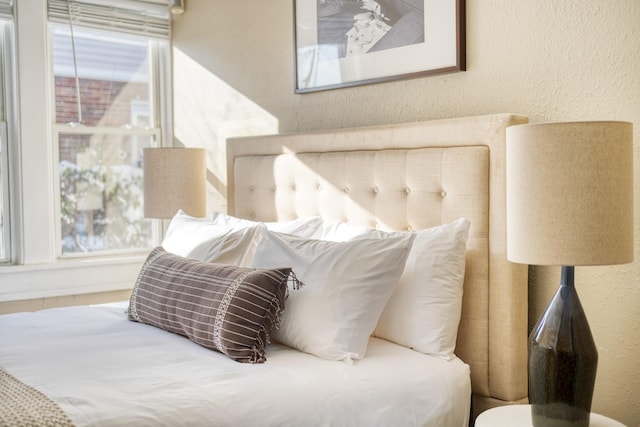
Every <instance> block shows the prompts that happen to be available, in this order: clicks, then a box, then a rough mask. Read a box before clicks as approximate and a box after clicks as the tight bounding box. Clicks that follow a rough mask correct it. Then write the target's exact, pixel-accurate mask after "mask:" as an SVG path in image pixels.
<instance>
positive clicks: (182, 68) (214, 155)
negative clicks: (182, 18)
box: [173, 48, 279, 212]
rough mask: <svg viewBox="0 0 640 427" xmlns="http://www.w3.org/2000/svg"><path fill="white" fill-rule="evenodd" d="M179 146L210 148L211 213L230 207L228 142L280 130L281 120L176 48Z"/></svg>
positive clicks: (175, 105) (175, 106)
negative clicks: (241, 137) (228, 203)
mask: <svg viewBox="0 0 640 427" xmlns="http://www.w3.org/2000/svg"><path fill="white" fill-rule="evenodd" d="M173 115H174V138H175V143H176V144H177V145H184V146H187V147H202V148H205V149H206V150H207V212H211V211H225V210H226V204H227V202H226V197H227V196H226V191H227V190H226V189H227V185H226V181H227V179H226V163H225V162H226V160H225V156H226V151H225V146H226V140H227V138H230V137H235V136H249V135H264V134H273V133H277V132H278V125H279V123H278V119H277V118H276V117H274V116H273V115H271V114H270V113H269V112H268V111H266V110H264V109H263V108H261V107H260V106H259V105H257V104H256V103H254V102H253V101H252V100H251V99H249V98H247V97H246V96H244V95H243V94H242V93H240V92H238V91H237V90H235V89H234V88H233V87H231V86H229V85H228V84H227V83H226V82H224V81H222V80H221V79H219V78H218V77H217V76H215V75H214V74H213V73H212V72H211V71H209V70H207V69H206V68H205V67H203V66H202V65H200V64H199V63H198V62H196V61H194V60H193V59H192V58H191V57H189V56H188V55H186V54H185V53H184V52H182V51H181V50H179V49H176V48H174V49H173Z"/></svg>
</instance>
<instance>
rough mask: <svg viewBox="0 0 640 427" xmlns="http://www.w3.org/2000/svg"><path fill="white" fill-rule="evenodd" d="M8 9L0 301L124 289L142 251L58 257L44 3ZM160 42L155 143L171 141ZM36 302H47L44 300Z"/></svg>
mask: <svg viewBox="0 0 640 427" xmlns="http://www.w3.org/2000/svg"><path fill="white" fill-rule="evenodd" d="M14 10H15V17H16V18H15V19H14V23H13V25H14V31H15V33H14V36H13V37H14V39H13V40H14V42H15V46H16V47H15V50H14V52H13V55H14V57H13V63H11V64H5V67H7V66H8V67H9V68H11V69H12V70H14V71H13V72H14V74H13V75H14V76H15V78H14V79H13V82H14V84H13V85H10V86H12V87H11V88H8V89H11V91H10V92H9V90H8V91H7V93H6V94H5V97H6V100H7V102H9V101H11V102H14V105H15V111H14V114H12V115H10V116H9V115H8V116H7V119H8V123H7V129H8V141H9V142H8V145H9V148H10V150H9V151H10V162H11V165H10V168H11V170H10V174H11V176H10V178H13V182H11V188H10V190H11V214H12V218H11V219H12V222H11V229H12V233H11V237H12V242H11V243H12V252H13V258H12V263H11V264H8V265H0V274H1V275H2V281H1V283H0V302H3V301H18V300H35V299H42V298H52V297H59V296H60V297H62V296H64V297H68V296H73V295H82V294H92V293H101V292H111V291H123V290H125V291H126V290H130V289H131V288H132V286H133V284H134V283H135V279H136V277H137V275H138V273H139V271H140V268H141V266H142V264H143V263H144V260H145V259H146V255H147V254H146V253H140V252H137V253H122V254H104V255H101V256H95V257H82V258H75V257H74V258H60V257H58V253H57V250H56V248H57V246H58V242H59V240H58V234H57V233H56V229H57V228H58V226H57V223H56V222H57V220H56V216H55V215H56V208H55V201H54V197H55V194H57V193H58V192H59V187H57V186H56V182H55V181H54V179H53V178H52V177H54V176H56V175H57V174H58V169H57V167H56V164H55V163H54V146H53V139H52V137H53V119H52V111H53V109H52V103H54V102H55V99H54V97H53V93H54V91H53V87H52V81H53V67H52V66H51V62H50V61H51V56H50V52H51V47H50V43H51V41H50V36H49V20H48V17H47V0H30V1H29V2H24V1H19V2H14ZM158 41H159V43H154V44H153V45H154V46H155V47H154V49H155V54H156V55H157V58H158V60H157V63H156V65H154V67H153V69H152V73H157V74H154V79H153V81H154V82H155V83H156V84H157V85H158V89H157V91H156V93H157V95H158V105H159V109H158V110H157V111H156V113H157V114H158V122H157V124H158V126H159V128H160V134H161V136H160V141H159V144H168V145H171V141H173V132H172V129H171V125H172V92H171V87H172V86H171V83H172V75H171V72H172V70H171V45H170V40H169V39H166V40H164V39H163V40H158ZM7 62H10V61H7ZM66 130H68V129H65V131H66ZM55 148H56V150H57V147H55ZM161 225H162V224H158V227H159V228H161ZM159 237H160V236H159ZM42 304H43V306H46V305H47V303H44V300H43V303H42ZM54 304H55V300H54Z"/></svg>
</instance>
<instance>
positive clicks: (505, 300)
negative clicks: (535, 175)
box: [227, 114, 528, 414]
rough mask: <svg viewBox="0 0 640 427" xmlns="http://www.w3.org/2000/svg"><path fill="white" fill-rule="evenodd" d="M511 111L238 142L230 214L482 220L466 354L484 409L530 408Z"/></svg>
mask: <svg viewBox="0 0 640 427" xmlns="http://www.w3.org/2000/svg"><path fill="white" fill-rule="evenodd" d="M526 122H527V119H526V117H522V116H516V115H510V114H499V115H489V116H478V117H468V118H456V119H446V120H436V121H426V122H417V123H405V124H395V125H382V126H374V127H366V128H352V129H337V130H331V131H321V132H310V133H298V134H282V135H270V136H255V137H244V138H234V139H230V140H229V141H228V144H227V183H228V203H229V206H228V209H229V213H230V214H233V215H236V216H239V217H244V218H248V219H253V220H260V221H277V220H291V219H295V218H297V217H304V216H320V217H322V218H323V219H324V220H326V221H343V222H352V223H357V224H363V225H367V226H370V227H377V228H380V229H383V230H412V229H421V228H427V227H433V226H436V225H439V224H443V223H448V222H451V221H453V220H455V219H456V218H458V217H461V216H464V217H466V218H467V219H469V220H470V221H471V229H470V235H469V240H468V243H467V264H466V273H465V283H464V297H463V312H462V319H461V321H460V327H459V333H458V342H457V346H456V354H457V355H458V357H460V358H461V359H462V360H464V361H465V362H466V363H467V364H469V365H470V367H471V381H472V388H473V408H474V413H475V414H478V413H480V412H482V411H483V410H484V409H487V408H489V407H493V406H497V405H501V404H506V403H512V402H520V403H521V402H523V401H526V396H527V332H528V331H527V308H528V305H527V269H526V266H523V265H518V264H512V263H509V262H508V261H507V259H506V235H505V233H506V224H505V218H506V213H505V209H506V205H505V129H506V127H508V126H510V125H514V124H522V123H526Z"/></svg>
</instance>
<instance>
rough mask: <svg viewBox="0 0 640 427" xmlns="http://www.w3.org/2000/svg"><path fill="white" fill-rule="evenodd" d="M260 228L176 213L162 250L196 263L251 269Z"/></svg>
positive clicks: (181, 212)
mask: <svg viewBox="0 0 640 427" xmlns="http://www.w3.org/2000/svg"><path fill="white" fill-rule="evenodd" d="M260 228H262V226H260V225H252V226H246V227H233V226H227V225H219V224H214V223H213V222H211V221H209V220H206V219H201V218H194V217H192V216H189V215H187V214H185V213H184V212H183V211H179V212H178V213H177V214H176V215H175V216H174V217H173V218H172V219H171V222H170V223H169V227H168V228H167V231H166V233H165V236H164V240H163V241H162V247H163V248H164V249H165V250H166V251H167V252H171V253H172V254H175V255H179V256H182V257H185V258H191V259H195V260H198V261H204V262H216V263H220V264H232V265H237V266H242V267H251V262H252V260H253V253H254V252H255V248H256V245H257V241H256V239H257V238H258V237H259V233H258V230H259V229H260Z"/></svg>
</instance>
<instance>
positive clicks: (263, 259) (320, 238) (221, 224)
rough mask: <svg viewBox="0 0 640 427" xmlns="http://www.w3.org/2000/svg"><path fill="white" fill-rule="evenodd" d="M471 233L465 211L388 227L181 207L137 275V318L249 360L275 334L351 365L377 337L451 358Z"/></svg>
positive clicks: (258, 356) (258, 358) (260, 357)
mask: <svg viewBox="0 0 640 427" xmlns="http://www.w3.org/2000/svg"><path fill="white" fill-rule="evenodd" d="M468 231H469V221H467V220H466V219H464V218H460V219H458V220H456V221H454V222H452V223H450V224H444V225H441V226H438V227H433V228H429V229H424V230H419V231H415V232H382V231H378V230H373V229H369V228H366V227H360V226H355V225H352V224H345V223H335V224H325V223H323V222H322V221H321V220H320V218H317V217H312V218H300V219H297V220H294V221H289V222H278V223H260V222H253V221H248V220H243V219H239V218H235V217H232V216H229V215H225V214H220V213H218V214H214V215H213V217H212V218H211V219H210V220H203V219H197V218H193V217H190V216H188V215H186V214H184V213H183V212H178V214H177V215H176V216H175V217H174V218H173V219H172V220H171V223H170V224H169V227H168V229H167V232H166V234H165V239H164V240H163V242H162V248H156V249H155V250H154V251H153V252H152V253H151V254H150V255H149V258H148V259H147V262H146V263H145V265H144V266H143V268H142V271H141V272H140V275H139V277H138V280H137V282H136V285H135V287H134V290H133V293H132V296H131V300H130V307H129V318H130V319H131V320H136V321H139V322H143V323H149V324H153V325H154V326H158V327H161V328H164V329H167V330H170V331H172V332H176V333H180V334H182V335H185V336H187V337H189V338H190V339H192V340H194V341H195V342H197V343H199V344H201V345H204V346H205V347H208V348H212V349H215V350H217V351H220V352H222V353H224V354H226V355H228V356H229V357H232V358H234V359H235V360H238V361H241V362H251V363H256V362H263V361H264V360H265V346H266V344H267V343H268V342H269V340H271V339H273V340H276V341H278V342H281V343H283V344H286V345H288V346H290V347H293V348H296V349H298V350H300V351H303V352H306V353H311V354H314V355H316V356H318V357H321V358H324V359H329V360H342V361H345V362H348V363H352V362H353V361H354V360H357V359H361V358H363V357H365V353H366V348H367V343H368V341H369V338H370V336H372V335H374V336H376V337H379V338H383V339H386V340H389V341H392V342H395V343H397V344H400V345H403V346H406V347H409V348H412V349H414V350H416V351H419V352H422V353H425V354H430V355H434V356H439V357H444V358H451V357H453V354H454V349H455V341H456V336H457V329H458V323H459V321H460V312H461V306H462V284H463V280H464V269H465V250H466V241H467V235H468ZM185 278H189V279H190V280H193V278H196V279H195V280H196V282H194V283H191V282H189V280H185ZM185 283H187V284H185ZM203 288H204V289H213V291H212V292H211V293H206V292H204V291H202V289H203ZM287 295H288V297H287ZM247 298H252V301H253V302H252V303H251V304H247V303H246V300H247ZM285 299H286V303H285ZM150 301H153V304H152V303H151V302H150ZM285 305H286V309H285ZM176 313H177V314H176ZM205 313H206V314H205ZM239 328H240V329H241V330H239Z"/></svg>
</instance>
